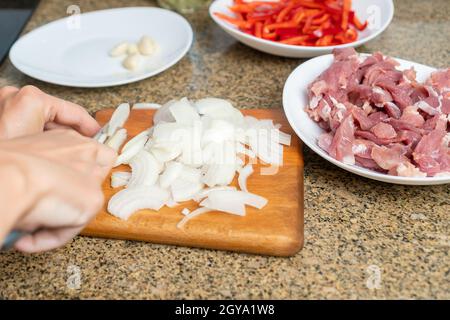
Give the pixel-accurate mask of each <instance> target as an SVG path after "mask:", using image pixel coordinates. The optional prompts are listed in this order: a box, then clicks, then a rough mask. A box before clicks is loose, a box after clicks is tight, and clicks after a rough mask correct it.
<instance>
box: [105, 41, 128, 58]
mask: <svg viewBox="0 0 450 320" xmlns="http://www.w3.org/2000/svg"><path fill="white" fill-rule="evenodd" d="M128 47H129V44H128V42H122V43H119V44H118V45H116V46H115V47H114V48H112V49H111V51H110V52H109V55H110V56H111V57H120V56H123V55H125V54H126V53H127V51H128Z"/></svg>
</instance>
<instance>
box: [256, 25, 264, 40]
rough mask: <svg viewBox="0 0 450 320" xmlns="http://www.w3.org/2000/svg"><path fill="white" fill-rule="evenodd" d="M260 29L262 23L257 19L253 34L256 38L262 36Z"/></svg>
mask: <svg viewBox="0 0 450 320" xmlns="http://www.w3.org/2000/svg"><path fill="white" fill-rule="evenodd" d="M262 29H263V23H262V22H260V21H258V22H256V23H255V36H256V37H258V38H262Z"/></svg>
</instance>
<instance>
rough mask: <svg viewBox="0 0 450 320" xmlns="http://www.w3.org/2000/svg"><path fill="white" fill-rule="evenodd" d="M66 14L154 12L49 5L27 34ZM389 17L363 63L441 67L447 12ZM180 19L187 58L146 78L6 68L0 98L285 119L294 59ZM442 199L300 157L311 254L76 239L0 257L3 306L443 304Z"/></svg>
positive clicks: (446, 227)
mask: <svg viewBox="0 0 450 320" xmlns="http://www.w3.org/2000/svg"><path fill="white" fill-rule="evenodd" d="M70 4H78V5H79V6H80V7H81V10H82V11H83V12H86V11H91V10H97V9H102V8H110V7H119V6H125V5H127V6H132V5H153V4H154V3H153V2H151V1H117V0H116V1H114V0H105V1H93V0H91V1H57V0H53V1H45V0H44V1H42V3H41V5H40V7H39V9H38V11H37V12H36V13H35V15H34V16H33V18H32V20H31V22H30V23H29V25H28V26H27V30H32V29H33V28H36V27H38V26H40V25H42V24H45V23H47V22H49V21H52V20H54V19H56V18H60V17H63V16H64V15H65V12H66V8H67V6H68V5H70ZM395 5H396V13H395V17H394V20H393V22H392V24H391V25H390V27H389V28H388V29H387V30H386V32H384V33H383V34H382V35H381V36H380V37H379V38H378V39H376V40H374V41H372V42H370V43H369V44H367V45H366V46H363V47H361V48H359V51H360V52H373V51H377V50H379V51H382V52H383V53H386V54H389V55H392V56H397V57H402V58H405V59H410V60H413V61H417V62H420V63H423V64H429V65H432V66H435V67H445V66H449V65H450V39H449V32H450V17H449V15H448V13H449V12H450V1H448V0H433V1H421V0H401V1H400V0H398V1H395ZM187 18H188V19H189V21H190V22H191V23H192V25H193V28H194V31H195V42H194V45H193V47H192V49H191V50H190V51H189V53H188V55H187V56H186V57H185V58H184V59H182V60H181V61H180V62H179V63H178V64H176V65H175V66H174V67H172V68H171V69H169V70H167V71H165V72H164V73H162V74H160V75H158V76H155V77H153V78H151V79H147V80H144V81H141V82H139V83H134V84H130V85H125V86H121V87H115V88H108V89H73V88H66V87H60V86H54V85H49V84H45V83H42V82H40V81H36V80H33V79H31V78H28V77H26V76H24V75H22V74H20V73H19V72H18V71H17V70H15V69H14V67H12V65H11V64H10V63H9V61H7V62H5V63H4V64H3V65H2V66H0V86H3V85H7V84H8V85H16V86H22V85H25V84H34V85H37V86H39V87H41V88H42V89H44V90H46V91H47V92H49V93H51V94H54V95H58V96H60V97H63V98H66V99H70V100H73V101H75V102H77V103H79V104H81V105H84V106H85V107H86V108H88V109H89V110H90V111H92V112H93V111H96V110H98V109H101V108H105V107H110V106H115V105H117V104H118V103H119V102H122V101H125V100H128V101H154V102H164V101H166V100H168V99H170V98H172V97H173V96H179V97H181V96H189V97H193V98H198V97H204V96H207V95H209V96H219V97H226V98H229V99H231V100H232V101H233V102H235V103H236V104H237V105H238V106H242V107H247V108H256V107H263V108H280V107H281V95H282V87H283V84H284V81H285V79H286V78H287V76H288V75H289V73H290V72H291V71H292V70H293V68H294V67H296V66H297V65H298V64H299V63H301V62H302V60H297V59H284V58H278V57H273V56H270V55H267V54H264V53H260V52H257V51H254V50H252V49H250V48H248V47H245V46H244V45H242V44H240V43H237V42H236V41H234V40H233V39H232V38H230V37H229V36H227V35H226V34H225V33H224V32H222V31H221V30H220V29H219V28H218V27H217V26H215V25H214V23H213V22H212V21H211V20H210V19H209V18H208V16H207V13H206V11H204V12H199V13H196V14H192V15H189V16H187ZM449 196H450V186H449V185H444V186H433V187H407V186H397V185H389V184H384V183H379V182H375V181H371V180H368V179H365V178H361V177H359V176H356V175H353V174H350V173H348V172H345V171H343V170H341V169H339V168H338V167H336V166H333V165H331V164H329V163H327V162H326V161H325V160H322V159H321V158H319V157H318V156H317V155H315V154H313V153H312V152H311V151H310V150H308V149H306V150H305V247H304V249H303V250H302V251H301V252H300V253H298V254H297V255H296V256H294V257H291V258H274V257H263V256H253V255H245V254H237V253H229V252H219V251H212V250H201V249H190V248H180V247H171V246H163V245H154V244H149V243H141V242H133V241H120V240H104V239H93V238H85V237H78V238H76V239H75V240H74V241H73V242H71V243H70V244H68V245H67V246H66V247H64V248H61V249H59V250H56V251H53V252H48V253H43V254H38V255H23V254H20V253H13V252H8V253H0V298H6V299H16V298H20V299H22V298H51V299H52V298H93V299H102V298H114V299H116V298H130V299H134V298H145V299H147V298H148V299H161V298H162V299H165V298H176V299H178V298H237V299H239V298H244V299H245V298H250V299H258V298H275V299H302V298H309V299H313V298H319V299H322V298H357V299H374V298H383V299H384V298H402V299H411V298H439V299H449V298H450V258H449V249H450V223H449V221H450V220H449V213H450V199H449ZM77 272H79V273H77ZM78 275H80V277H79V278H78ZM78 279H79V280H80V281H79V282H78V281H77V280H78Z"/></svg>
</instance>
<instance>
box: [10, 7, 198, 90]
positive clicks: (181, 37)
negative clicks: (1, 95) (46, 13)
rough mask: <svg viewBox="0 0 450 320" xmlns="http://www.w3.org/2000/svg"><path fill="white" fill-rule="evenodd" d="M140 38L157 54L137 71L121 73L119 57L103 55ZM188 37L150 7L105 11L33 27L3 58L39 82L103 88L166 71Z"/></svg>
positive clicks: (186, 29)
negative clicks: (154, 46) (149, 42)
mask: <svg viewBox="0 0 450 320" xmlns="http://www.w3.org/2000/svg"><path fill="white" fill-rule="evenodd" d="M74 19H77V20H74ZM78 23H79V24H78ZM78 25H79V28H78V27H77V26H78ZM143 35H148V36H150V37H151V38H153V39H154V40H155V41H156V42H157V43H158V45H159V50H158V52H157V53H156V54H155V55H153V56H150V57H146V58H145V60H144V63H143V66H142V68H140V69H139V71H133V72H131V71H128V70H126V69H125V68H123V67H122V64H121V63H122V60H123V57H122V58H111V57H110V56H109V51H110V50H111V49H112V48H113V47H114V46H115V45H117V44H118V43H120V42H123V41H129V42H137V41H138V40H139V38H140V37H141V36H143ZM192 38H193V36H192V28H191V26H190V25H189V23H188V22H187V21H186V19H184V18H183V17H182V16H180V15H179V14H176V13H174V12H172V11H169V10H164V9H160V8H150V7H133V8H119V9H109V10H101V11H94V12H89V13H84V14H81V15H79V16H78V17H74V16H71V17H67V18H63V19H60V20H56V21H53V22H51V23H49V24H46V25H44V26H42V27H40V28H37V29H35V30H33V31H31V32H30V33H28V34H26V35H24V36H23V37H21V38H20V39H19V40H18V41H17V42H16V43H15V44H14V45H13V47H12V48H11V51H10V54H9V57H10V59H11V62H12V63H13V65H14V66H15V67H16V68H17V69H19V70H20V71H22V72H23V73H25V74H27V75H29V76H30V77H33V78H36V79H39V80H43V81H46V82H50V83H54V84H60V85H66V86H73V87H108V86H115V85H121V84H125V83H130V82H135V81H139V80H142V79H145V78H148V77H151V76H153V75H155V74H158V73H160V72H162V71H164V70H166V69H167V68H169V67H171V66H172V65H174V64H175V63H176V62H178V61H179V60H180V59H181V58H182V57H183V56H184V55H185V54H186V52H187V51H188V50H189V48H190V46H191V44H192Z"/></svg>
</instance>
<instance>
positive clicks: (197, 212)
mask: <svg viewBox="0 0 450 320" xmlns="http://www.w3.org/2000/svg"><path fill="white" fill-rule="evenodd" d="M211 211H213V210H211V209H209V208H197V209H195V210H194V211H192V212H191V213H189V214H187V215H185V216H184V218H183V219H181V221H180V222H178V224H177V228H179V229H181V228H183V227H184V225H185V224H186V223H187V222H188V221H189V220H191V219H192V218H195V217H197V216H199V215H201V214H204V213H207V212H211Z"/></svg>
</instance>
